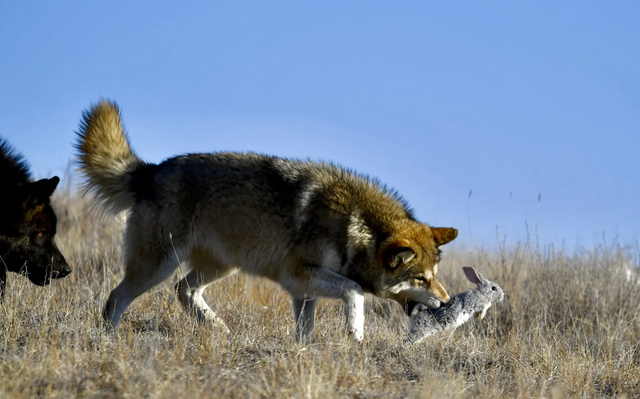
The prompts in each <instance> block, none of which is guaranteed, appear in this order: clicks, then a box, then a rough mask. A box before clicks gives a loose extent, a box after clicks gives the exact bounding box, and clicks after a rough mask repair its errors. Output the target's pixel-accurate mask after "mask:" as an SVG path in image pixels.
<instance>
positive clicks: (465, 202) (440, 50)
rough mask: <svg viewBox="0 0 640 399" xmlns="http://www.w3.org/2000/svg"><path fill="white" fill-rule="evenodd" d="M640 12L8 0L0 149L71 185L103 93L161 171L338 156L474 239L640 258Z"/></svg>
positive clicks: (628, 6)
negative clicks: (79, 136)
mask: <svg viewBox="0 0 640 399" xmlns="http://www.w3.org/2000/svg"><path fill="white" fill-rule="evenodd" d="M639 18H640V2H637V1H615V2H604V1H562V2H533V1H530V2H514V1H493V2H470V1H467V2H435V1H433V2H431V1H404V2H391V1H346V2H345V1H326V0H323V1H315V2H311V1H297V2H293V1H289V2H281V1H273V0H270V1H253V2H242V1H225V2H221V1H215V2H214V1H202V2H189V1H182V2H165V1H153V2H152V1H148V2H142V1H130V2H124V1H113V2H104V1H102V2H94V1H36V2H23V1H17V0H6V1H2V2H1V3H0V135H2V136H4V137H6V138H7V139H9V140H10V141H11V142H12V143H13V145H14V146H15V147H16V148H17V149H18V150H19V151H21V152H22V153H24V154H25V155H26V156H27V158H28V160H29V161H30V163H31V164H32V165H33V167H34V171H35V172H36V174H37V175H38V176H40V177H45V176H49V175H52V174H62V173H64V171H65V168H66V167H67V164H68V162H69V160H70V159H71V158H72V152H73V149H72V142H73V140H74V133H73V132H74V131H75V130H76V128H77V125H78V121H79V119H80V114H81V111H82V109H84V108H86V107H87V106H89V104H90V103H92V102H94V101H96V100H97V99H98V98H99V97H101V96H106V97H109V98H111V99H114V100H116V101H117V102H119V103H120V105H121V107H122V108H123V114H124V120H125V123H126V125H127V128H128V130H129V133H130V137H131V140H132V142H133V146H134V148H135V150H136V151H137V152H138V153H139V155H141V156H142V157H143V158H144V159H146V160H148V161H158V162H159V161H161V160H163V159H165V158H167V157H169V156H171V155H175V154H179V153H184V152H206V151H217V150H239V151H244V150H252V151H257V152H263V153H269V154H276V155H281V156H286V157H298V158H306V157H311V158H314V159H324V160H330V161H335V162H338V163H340V164H343V165H345V166H349V167H353V168H355V169H357V170H358V171H360V172H363V173H366V174H369V175H372V176H376V177H378V178H380V179H381V180H382V181H383V182H385V183H387V184H388V185H390V186H392V187H394V188H396V189H397V190H399V191H400V192H401V193H402V195H403V196H404V197H405V198H406V199H407V200H408V201H409V202H410V204H411V205H412V206H413V207H414V208H415V210H416V212H417V215H418V217H419V218H420V219H421V220H423V221H426V222H428V223H431V224H434V225H443V226H454V227H457V228H459V229H460V237H461V239H460V243H464V242H469V241H471V240H472V241H473V243H474V244H482V245H491V244H492V243H494V242H495V237H496V226H497V227H498V228H499V232H500V235H501V236H504V235H505V234H506V236H507V241H510V242H512V243H513V242H517V241H519V240H523V239H524V238H525V228H524V226H525V222H528V223H529V224H530V226H531V228H532V229H533V226H536V225H537V228H538V235H539V237H540V240H541V242H543V243H556V244H558V245H561V244H562V242H563V241H564V243H565V245H566V247H567V249H568V250H571V251H572V250H573V249H574V248H576V247H581V246H582V247H586V248H590V247H592V246H593V245H595V244H598V243H602V241H603V240H602V237H603V234H604V235H605V237H606V240H607V242H608V243H610V242H612V241H613V240H614V239H616V238H617V240H618V241H619V242H620V243H621V244H632V245H635V243H636V241H637V240H638V235H639V233H640V213H639V212H638V208H639V206H640V179H639V177H638V172H639V171H640V154H639V152H640V151H639V150H640V22H639ZM470 190H473V193H472V195H471V197H469V192H470ZM540 194H541V198H540V200H538V199H539V195H540ZM458 245H459V244H458Z"/></svg>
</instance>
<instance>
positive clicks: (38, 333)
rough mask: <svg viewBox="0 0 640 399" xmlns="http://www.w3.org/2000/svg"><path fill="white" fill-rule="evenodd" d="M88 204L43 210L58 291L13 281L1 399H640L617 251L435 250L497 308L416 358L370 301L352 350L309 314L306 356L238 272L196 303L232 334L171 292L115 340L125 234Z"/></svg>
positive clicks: (1, 324) (637, 358)
mask: <svg viewBox="0 0 640 399" xmlns="http://www.w3.org/2000/svg"><path fill="white" fill-rule="evenodd" d="M86 205H87V201H86V200H84V199H81V198H79V197H78V196H77V195H76V194H75V193H74V192H73V190H69V189H67V190H66V192H65V191H64V190H63V192H61V193H59V194H57V196H56V197H55V207H56V209H57V212H58V215H59V219H60V222H59V233H58V236H57V239H56V241H57V243H58V245H59V246H60V248H61V250H62V252H63V253H64V254H65V255H66V256H67V259H68V261H69V262H70V264H71V265H72V267H73V273H72V274H71V276H70V277H69V278H67V279H65V280H61V281H54V282H53V283H52V285H51V286H48V287H45V288H41V287H36V286H34V285H31V284H30V283H29V282H28V281H27V280H26V279H24V278H20V277H18V276H16V275H14V274H12V275H10V276H9V279H10V280H9V288H8V291H7V293H6V297H5V300H4V302H3V303H1V304H0V381H1V383H0V396H2V397H11V398H21V397H36V396H42V397H161V398H177V397H189V398H197V397H225V398H227V397H228V398H234V397H242V398H245V397H283V398H287V397H292V398H323V399H326V398H330V397H363V398H366V397H389V398H391V397H420V398H422V397H437V398H447V397H468V396H475V397H530V396H535V397H543V396H544V397H564V396H586V397H592V396H620V395H627V396H629V397H640V348H639V342H640V315H639V309H640V287H639V285H638V283H637V282H634V281H632V282H629V281H627V280H626V279H625V274H624V273H623V272H622V271H621V270H620V268H621V267H622V265H624V264H625V262H627V261H628V260H629V259H628V258H625V255H626V254H627V253H626V252H625V251H624V250H623V249H616V250H607V249H594V250H593V251H590V252H585V253H584V254H583V255H581V256H576V255H572V254H566V253H564V252H563V251H562V250H556V249H554V248H552V247H551V248H544V249H538V248H536V247H535V246H533V247H532V245H530V243H524V244H522V245H520V246H518V247H516V248H511V249H505V248H499V249H498V250H496V251H490V252H487V251H483V250H482V249H473V250H471V251H457V252H455V251H445V256H444V262H442V264H441V267H440V270H441V272H440V275H441V276H442V281H444V282H445V283H446V284H447V288H448V289H449V291H450V293H456V292H459V291H462V290H464V289H466V288H467V284H466V283H465V282H464V281H463V280H464V277H463V273H462V272H461V270H460V267H461V266H462V265H474V266H475V267H477V268H478V269H479V270H480V271H481V272H482V273H483V274H484V275H485V276H487V277H488V278H490V279H491V280H493V281H496V282H498V283H499V284H500V285H501V286H502V287H503V288H504V290H505V292H506V299H505V301H504V302H503V303H501V304H500V305H498V306H495V307H493V308H492V309H490V310H489V313H488V316H487V318H486V319H485V320H484V321H482V322H479V321H472V322H471V323H469V324H467V325H465V326H463V327H461V328H459V329H458V330H456V331H454V332H453V333H452V334H446V335H441V336H435V337H432V338H431V339H428V340H426V341H425V342H423V343H421V344H420V345H417V346H414V347H407V348H405V347H403V346H402V340H403V338H404V334H405V333H406V328H407V320H406V317H405V316H404V315H403V314H402V313H401V311H400V307H399V306H398V305H395V304H391V303H389V302H387V301H383V300H377V299H374V298H369V299H368V302H367V305H368V306H367V321H366V327H365V331H366V336H365V341H364V343H363V344H356V343H353V342H351V341H350V340H349V339H348V337H346V336H345V331H344V325H343V324H344V317H343V315H342V310H341V304H340V303H339V302H338V301H335V300H324V301H321V302H320V306H319V308H318V321H317V324H316V342H315V343H314V344H311V345H300V344H297V343H296V342H295V341H294V339H293V336H292V330H293V327H294V326H293V317H292V314H291V309H290V303H289V299H288V296H287V295H286V293H284V292H283V290H282V289H280V288H279V287H278V286H277V285H275V284H273V283H271V282H268V281H265V280H262V279H257V278H252V277H247V276H245V275H242V274H238V275H235V276H232V277H230V278H228V279H226V280H223V281H220V282H219V283H217V284H215V285H214V286H212V287H211V288H209V290H208V291H207V293H206V299H207V301H208V302H209V303H210V304H211V306H212V307H213V308H214V309H215V310H216V312H217V313H218V314H219V315H220V316H221V317H222V318H223V319H224V320H225V321H226V322H227V324H228V325H229V327H230V328H231V330H232V333H231V334H230V335H228V336H226V335H223V334H222V333H221V332H220V331H217V330H215V329H212V328H209V327H205V326H203V327H198V326H196V325H195V324H194V321H193V319H192V318H191V317H189V316H188V315H187V314H186V312H184V311H183V310H182V308H181V307H180V305H179V303H178V302H177V300H176V297H175V295H174V293H173V291H172V284H170V283H165V284H162V285H161V286H159V287H157V288H156V289H154V290H153V291H151V292H150V293H147V294H145V295H143V296H142V297H141V298H139V299H138V300H136V302H134V304H133V305H132V306H131V307H130V309H129V311H128V313H127V314H126V315H125V317H124V319H123V322H122V325H121V328H120V332H119V334H118V335H117V336H112V335H109V334H106V333H104V332H103V326H102V321H101V316H100V314H101V311H102V307H103V305H104V303H105V300H106V297H107V295H108V293H109V291H110V290H111V289H113V288H114V287H115V286H116V284H117V283H118V282H119V281H120V278H121V277H122V266H121V258H122V256H121V249H120V248H121V239H122V236H121V231H122V225H123V222H122V219H121V218H113V217H106V218H102V219H101V218H99V217H97V216H94V213H91V212H88V210H87V209H86ZM176 279H177V277H175V278H174V280H173V281H174V282H175V281H176Z"/></svg>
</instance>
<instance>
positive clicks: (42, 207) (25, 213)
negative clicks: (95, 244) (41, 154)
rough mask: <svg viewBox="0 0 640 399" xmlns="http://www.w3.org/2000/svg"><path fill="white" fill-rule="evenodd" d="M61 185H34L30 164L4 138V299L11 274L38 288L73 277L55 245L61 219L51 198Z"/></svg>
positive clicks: (0, 174)
mask: <svg viewBox="0 0 640 399" xmlns="http://www.w3.org/2000/svg"><path fill="white" fill-rule="evenodd" d="M58 182H60V179H59V178H58V177H57V176H55V177H52V178H51V179H42V180H38V181H36V182H33V181H31V173H30V172H29V166H28V164H27V162H26V161H25V160H24V158H23V157H22V156H21V155H19V154H16V153H15V152H14V151H13V149H12V148H11V146H10V145H9V143H8V142H7V141H6V140H4V139H2V138H1V137H0V297H1V296H2V295H3V294H4V289H5V287H6V282H7V271H10V272H16V273H20V274H23V275H25V276H27V277H28V278H29V280H31V282H33V283H34V284H37V285H47V284H49V283H50V282H51V279H52V278H62V277H65V276H67V275H68V274H69V273H71V268H70V267H69V265H68V264H67V261H66V260H65V259H64V256H62V254H61V253H60V250H59V249H58V247H56V244H55V243H54V242H53V238H54V236H55V235H56V223H57V219H56V215H55V213H54V212H53V208H51V201H50V197H51V194H53V191H54V190H55V189H56V186H57V185H58Z"/></svg>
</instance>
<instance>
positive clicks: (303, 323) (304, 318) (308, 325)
mask: <svg viewBox="0 0 640 399" xmlns="http://www.w3.org/2000/svg"><path fill="white" fill-rule="evenodd" d="M291 305H292V307H293V317H294V318H295V320H296V339H297V340H299V341H301V342H311V341H312V340H313V329H314V327H315V325H316V307H317V306H318V298H306V299H300V298H295V297H291Z"/></svg>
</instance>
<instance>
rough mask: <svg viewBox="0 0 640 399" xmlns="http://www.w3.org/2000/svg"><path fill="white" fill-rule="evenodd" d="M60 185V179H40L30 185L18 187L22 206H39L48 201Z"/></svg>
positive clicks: (56, 177) (55, 177)
mask: <svg viewBox="0 0 640 399" xmlns="http://www.w3.org/2000/svg"><path fill="white" fill-rule="evenodd" d="M58 183H60V178H59V177H58V176H54V177H52V178H51V179H42V180H38V181H36V182H32V183H25V184H22V185H20V186H19V187H18V190H19V191H20V194H21V195H22V198H23V203H24V204H31V205H33V204H39V203H43V202H47V201H49V197H51V194H53V192H54V191H55V189H56V187H58Z"/></svg>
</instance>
